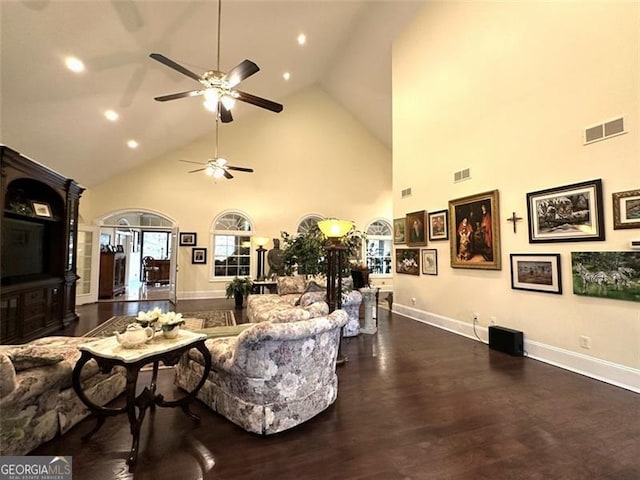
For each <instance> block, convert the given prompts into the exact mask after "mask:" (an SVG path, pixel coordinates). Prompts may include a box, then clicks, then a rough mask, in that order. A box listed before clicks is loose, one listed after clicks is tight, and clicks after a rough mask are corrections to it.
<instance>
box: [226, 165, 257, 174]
mask: <svg viewBox="0 0 640 480" xmlns="http://www.w3.org/2000/svg"><path fill="white" fill-rule="evenodd" d="M227 168H228V169H229V170H237V171H238V172H249V173H253V168H246V167H234V166H232V165H227Z"/></svg>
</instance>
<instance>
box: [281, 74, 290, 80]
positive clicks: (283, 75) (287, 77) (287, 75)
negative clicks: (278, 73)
mask: <svg viewBox="0 0 640 480" xmlns="http://www.w3.org/2000/svg"><path fill="white" fill-rule="evenodd" d="M282 78H284V79H285V80H289V79H290V78H291V74H290V73H289V72H284V73H283V74H282Z"/></svg>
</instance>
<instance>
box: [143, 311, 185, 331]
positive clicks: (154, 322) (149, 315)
mask: <svg viewBox="0 0 640 480" xmlns="http://www.w3.org/2000/svg"><path fill="white" fill-rule="evenodd" d="M136 321H138V322H139V323H142V324H145V325H149V326H155V327H156V328H158V329H160V328H162V329H172V328H173V327H175V326H178V325H182V324H183V323H184V319H183V318H182V314H181V313H176V312H166V313H162V310H161V309H160V308H159V307H155V308H154V309H153V310H148V311H146V312H138V316H137V317H136Z"/></svg>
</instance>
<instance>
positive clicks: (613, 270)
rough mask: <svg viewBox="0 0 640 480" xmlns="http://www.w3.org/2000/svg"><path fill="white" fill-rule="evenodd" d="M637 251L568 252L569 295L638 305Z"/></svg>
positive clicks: (638, 271)
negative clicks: (571, 290)
mask: <svg viewBox="0 0 640 480" xmlns="http://www.w3.org/2000/svg"><path fill="white" fill-rule="evenodd" d="M638 265H640V252H631V251H621V252H571V273H572V278H573V293H575V294H576V295H586V296H589V297H599V298H608V299H612V300H626V301H629V302H640V268H639V267H638Z"/></svg>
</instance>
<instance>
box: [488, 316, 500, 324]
mask: <svg viewBox="0 0 640 480" xmlns="http://www.w3.org/2000/svg"><path fill="white" fill-rule="evenodd" d="M490 320H491V325H495V324H496V323H498V319H497V318H496V317H495V316H493V315H492V316H491V318H490Z"/></svg>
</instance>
